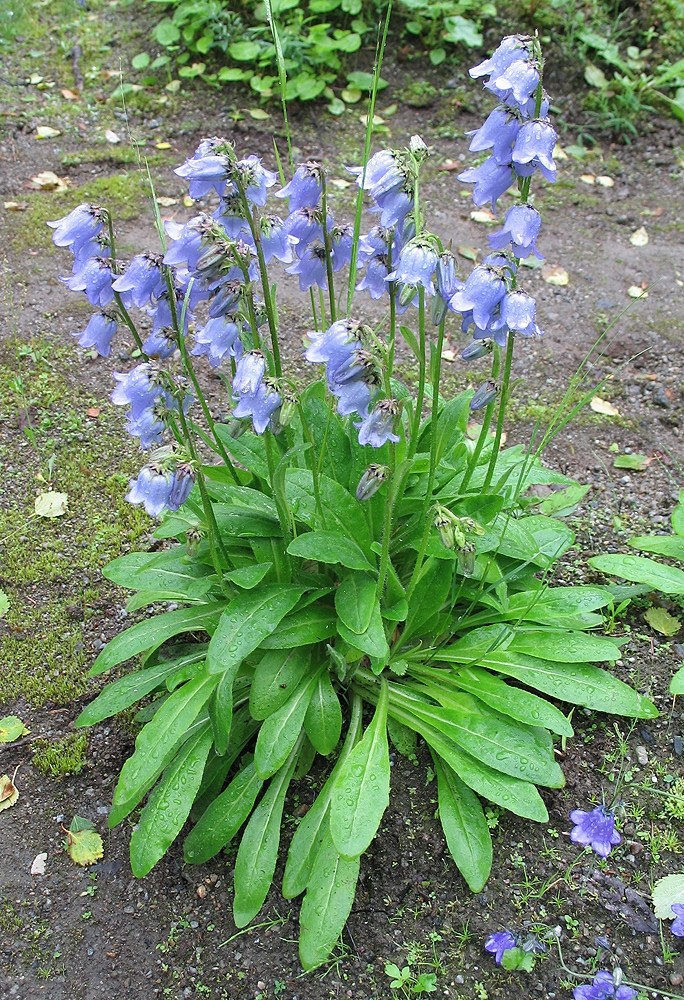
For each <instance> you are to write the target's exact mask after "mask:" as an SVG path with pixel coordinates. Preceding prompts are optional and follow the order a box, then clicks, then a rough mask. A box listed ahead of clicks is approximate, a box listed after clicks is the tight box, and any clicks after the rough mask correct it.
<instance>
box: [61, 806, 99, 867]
mask: <svg viewBox="0 0 684 1000" xmlns="http://www.w3.org/2000/svg"><path fill="white" fill-rule="evenodd" d="M62 829H64V827H62ZM66 835H67V839H66V849H67V853H68V855H69V857H70V858H71V860H72V861H74V862H75V863H76V864H77V865H94V864H95V862H96V861H97V860H98V859H99V858H101V857H102V856H103V854H104V845H103V843H102V837H101V836H100V834H99V833H98V832H97V830H96V829H95V825H94V823H91V821H90V820H89V819H85V818H84V817H83V816H74V818H73V819H72V821H71V824H70V826H69V829H68V830H67V831H66Z"/></svg>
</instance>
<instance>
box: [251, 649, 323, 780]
mask: <svg viewBox="0 0 684 1000" xmlns="http://www.w3.org/2000/svg"><path fill="white" fill-rule="evenodd" d="M324 669H325V668H324V666H322V667H319V669H318V671H317V672H316V674H315V675H314V676H313V677H311V678H309V679H308V680H306V681H302V683H301V684H300V685H299V687H298V688H297V689H296V691H294V693H293V694H292V695H291V697H290V699H289V701H286V702H285V704H284V705H283V706H282V708H279V709H278V711H277V712H274V713H273V715H269V717H268V718H267V719H266V720H265V721H264V722H263V724H262V726H261V729H260V730H259V735H258V736H257V741H256V746H255V748H254V764H255V767H256V772H257V774H258V775H259V777H260V778H264V779H265V778H270V777H271V775H272V774H275V772H276V771H277V770H279V769H280V768H281V767H282V765H283V764H284V763H285V761H286V760H287V758H288V756H289V754H290V753H291V751H292V748H293V746H294V745H295V743H296V742H297V740H298V739H299V734H300V733H301V731H302V726H303V725H304V717H305V715H306V711H307V708H308V707H309V702H310V701H311V695H312V694H313V692H314V688H315V687H316V685H317V683H318V678H319V676H320V674H321V673H322V671H323V670H324Z"/></svg>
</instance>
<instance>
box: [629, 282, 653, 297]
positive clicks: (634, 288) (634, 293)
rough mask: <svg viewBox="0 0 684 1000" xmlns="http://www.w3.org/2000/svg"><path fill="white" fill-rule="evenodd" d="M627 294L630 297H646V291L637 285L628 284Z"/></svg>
mask: <svg viewBox="0 0 684 1000" xmlns="http://www.w3.org/2000/svg"><path fill="white" fill-rule="evenodd" d="M627 294H628V295H629V297H630V299H647V298H648V292H647V291H645V290H644V289H643V288H641V287H640V286H639V285H630V286H629V288H628V289H627Z"/></svg>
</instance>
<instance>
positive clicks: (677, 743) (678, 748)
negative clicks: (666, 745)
mask: <svg viewBox="0 0 684 1000" xmlns="http://www.w3.org/2000/svg"><path fill="white" fill-rule="evenodd" d="M674 752H675V753H676V754H677V756H678V757H681V756H682V738H681V736H675V738H674Z"/></svg>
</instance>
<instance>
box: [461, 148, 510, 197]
mask: <svg viewBox="0 0 684 1000" xmlns="http://www.w3.org/2000/svg"><path fill="white" fill-rule="evenodd" d="M458 179H459V181H463V183H464V184H474V185H475V188H474V189H473V201H474V202H475V204H476V205H486V204H487V202H489V203H490V204H491V206H492V211H494V210H495V208H496V203H497V201H498V200H499V198H500V197H501V195H502V194H503V193H504V192H505V191H508V189H509V187H510V186H511V184H512V183H513V180H514V174H513V168H512V167H511V165H510V163H508V164H505V163H504V164H502V163H497V161H496V159H495V158H494V157H493V156H490V157H489V159H488V160H485V161H484V163H482V164H481V165H480V166H479V167H469V168H468V170H464V171H463V173H462V174H459V175H458Z"/></svg>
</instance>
